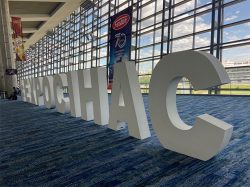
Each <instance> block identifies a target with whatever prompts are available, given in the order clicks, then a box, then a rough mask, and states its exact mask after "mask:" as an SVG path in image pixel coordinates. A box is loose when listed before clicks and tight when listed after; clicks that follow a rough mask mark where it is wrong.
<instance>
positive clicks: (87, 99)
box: [77, 68, 109, 125]
mask: <svg viewBox="0 0 250 187" xmlns="http://www.w3.org/2000/svg"><path fill="white" fill-rule="evenodd" d="M77 73H78V80H79V88H80V101H81V113H82V119H84V120H87V121H89V120H93V119H94V121H95V123H96V124H98V125H106V124H108V119H109V105H108V92H107V78H106V68H91V69H88V70H79V71H78V72H77Z"/></svg>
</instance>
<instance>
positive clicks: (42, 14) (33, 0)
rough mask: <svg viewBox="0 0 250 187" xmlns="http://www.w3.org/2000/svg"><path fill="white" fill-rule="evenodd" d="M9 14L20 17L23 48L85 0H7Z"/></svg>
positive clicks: (32, 42) (27, 46)
mask: <svg viewBox="0 0 250 187" xmlns="http://www.w3.org/2000/svg"><path fill="white" fill-rule="evenodd" d="M8 1H9V12H10V16H16V17H21V21H22V26H23V34H24V42H25V43H24V46H25V49H27V48H29V46H31V45H33V44H34V43H36V42H37V41H38V40H39V39H40V38H42V37H43V36H44V35H46V33H47V32H48V31H51V30H52V29H53V28H54V27H56V26H57V25H58V24H59V23H60V22H62V21H63V20H64V19H65V18H66V17H67V16H68V15H69V14H71V13H72V12H73V11H75V10H76V9H77V8H78V7H79V6H80V5H81V4H82V3H83V2H84V1H85V0H8Z"/></svg>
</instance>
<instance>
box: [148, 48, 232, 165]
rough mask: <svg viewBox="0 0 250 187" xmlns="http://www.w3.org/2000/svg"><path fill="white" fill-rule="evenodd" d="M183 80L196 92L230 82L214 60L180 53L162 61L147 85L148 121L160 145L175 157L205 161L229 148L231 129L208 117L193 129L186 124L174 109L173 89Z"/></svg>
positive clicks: (199, 54)
mask: <svg viewBox="0 0 250 187" xmlns="http://www.w3.org/2000/svg"><path fill="white" fill-rule="evenodd" d="M182 77H186V78H188V79H189V80H190V82H191V83H192V85H193V86H194V89H196V90H198V89H206V88H210V87H213V86H218V85H221V84H225V83H229V82H230V80H229V77H228V75H227V73H226V71H225V69H224V68H223V66H222V65H221V63H220V62H219V61H218V60H217V59H216V58H215V57H214V56H212V55H210V54H207V53H205V52H195V51H183V52H178V53H173V54H169V55H167V56H165V57H163V59H161V60H160V62H159V63H158V64H157V65H156V67H155V69H154V71H153V75H152V78H151V81H150V90H149V104H150V113H151V120H152V125H153V127H154V130H155V131H156V134H157V136H158V138H159V140H160V142H161V143H162V145H163V146H164V147H165V148H167V149H170V150H172V151H175V152H178V153H182V154H185V155H188V156H191V157H194V158H198V159H200V160H208V159H210V158H212V157H213V156H214V155H216V154H217V153H218V152H219V151H220V150H221V149H223V148H224V147H225V146H226V145H227V144H228V142H229V140H230V137H231V135H232V131H233V127H232V126H231V125H229V124H227V123H225V122H223V121H221V120H219V119H216V118H214V117H212V116H210V115H208V114H204V115H201V116H198V117H197V118H196V122H195V125H194V126H193V127H191V126H189V125H187V124H185V123H184V122H183V121H182V120H181V119H180V117H179V114H178V112H177V107H176V89H177V85H178V83H179V81H180V80H181V78H182Z"/></svg>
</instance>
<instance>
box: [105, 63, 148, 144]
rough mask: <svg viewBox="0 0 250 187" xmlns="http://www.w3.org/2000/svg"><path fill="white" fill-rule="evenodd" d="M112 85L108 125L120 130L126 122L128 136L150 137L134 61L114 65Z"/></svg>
mask: <svg viewBox="0 0 250 187" xmlns="http://www.w3.org/2000/svg"><path fill="white" fill-rule="evenodd" d="M112 87H113V88H112V103H111V110H110V119H109V125H108V127H109V128H111V129H113V130H120V129H122V128H124V125H125V123H124V122H127V123H128V130H129V135H130V136H133V137H135V138H138V139H145V138H148V137H150V136H151V135H150V131H149V127H148V123H147V118H146V113H145V109H144V103H143V99H142V95H141V91H140V85H139V81H138V74H137V72H136V69H135V63H134V62H122V63H117V64H115V65H114V79H113V85H112Z"/></svg>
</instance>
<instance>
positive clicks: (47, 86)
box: [43, 76, 55, 109]
mask: <svg viewBox="0 0 250 187" xmlns="http://www.w3.org/2000/svg"><path fill="white" fill-rule="evenodd" d="M43 91H44V103H45V105H46V107H47V108H48V109H50V108H55V97H54V90H53V77H52V76H48V77H44V78H43Z"/></svg>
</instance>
